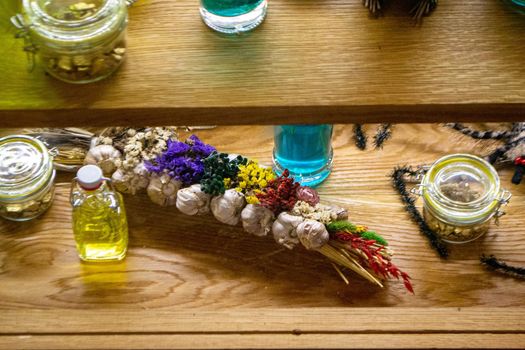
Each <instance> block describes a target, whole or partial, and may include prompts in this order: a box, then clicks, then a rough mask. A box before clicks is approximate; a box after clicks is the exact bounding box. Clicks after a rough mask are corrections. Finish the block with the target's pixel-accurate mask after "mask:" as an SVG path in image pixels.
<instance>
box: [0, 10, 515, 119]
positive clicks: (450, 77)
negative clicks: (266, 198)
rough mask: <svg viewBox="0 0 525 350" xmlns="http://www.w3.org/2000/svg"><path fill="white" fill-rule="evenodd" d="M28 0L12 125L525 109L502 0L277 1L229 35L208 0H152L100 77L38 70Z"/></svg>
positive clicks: (16, 58)
mask: <svg viewBox="0 0 525 350" xmlns="http://www.w3.org/2000/svg"><path fill="white" fill-rule="evenodd" d="M17 3H18V1H17V0H4V1H2V2H1V3H0V41H1V42H2V45H0V71H2V84H1V85H0V127H15V126H21V125H23V126H37V125H44V126H51V125H62V126H64V125H77V126H83V125H92V126H99V125H117V124H118V125H130V124H135V125H139V124H148V125H152V124H173V123H175V124H186V125H192V124H193V125H195V124H204V125H209V124H247V123H249V124H277V123H292V122H303V123H304V122H336V121H337V122H344V123H349V122H356V121H366V122H378V121H399V122H401V121H406V122H414V121H419V122H424V121H427V122H430V121H444V120H448V121H453V120H457V121H459V120H471V121H474V120H475V121H480V120H493V121H494V120H501V119H502V118H506V119H507V120H511V119H514V120H515V119H520V118H521V119H523V118H524V117H525V65H524V64H523V57H524V56H525V35H523V33H525V20H524V17H523V16H520V15H518V14H516V13H513V12H512V11H511V10H510V9H509V7H507V6H506V5H504V4H503V3H502V2H501V1H486V0H463V1H443V2H441V3H440V4H439V7H438V8H437V10H436V12H435V13H434V15H433V16H431V17H429V18H426V19H425V20H424V23H423V24H422V25H421V26H417V25H414V24H413V22H412V20H411V18H410V15H409V14H408V10H409V9H410V6H411V3H412V2H411V1H392V4H391V6H389V7H388V9H387V10H386V11H385V14H384V16H383V17H380V18H377V19H375V18H371V17H370V16H368V14H367V10H366V9H365V8H363V6H362V4H361V1H360V0H326V1H304V0H270V7H269V13H268V18H267V20H266V22H265V23H264V24H263V25H262V26H261V28H259V29H257V30H256V31H255V32H253V33H251V34H250V35H246V36H243V37H224V36H220V35H217V34H216V33H214V32H212V31H211V30H208V29H207V28H206V27H205V25H204V24H202V23H201V20H200V18H199V14H198V1H197V0H180V1H168V0H162V1H151V0H140V1H138V3H137V4H136V5H135V6H134V7H133V8H132V9H131V10H130V25H129V36H128V37H129V51H128V52H129V56H128V57H129V59H128V61H127V62H126V64H125V65H124V67H122V69H121V70H120V71H119V72H118V74H116V75H115V76H114V77H112V78H110V79H108V80H106V81H103V82H100V83H96V84H92V85H88V86H72V85H68V84H64V83H61V82H58V81H55V80H53V79H52V78H49V77H46V76H45V75H44V73H43V72H42V70H41V69H37V70H36V71H34V72H33V73H29V72H27V71H26V58H25V54H24V53H23V52H22V50H21V47H22V43H21V42H16V41H15V40H14V39H13V35H14V32H15V31H14V29H11V28H9V21H8V17H9V16H10V15H12V14H13V13H15V12H16V4H17Z"/></svg>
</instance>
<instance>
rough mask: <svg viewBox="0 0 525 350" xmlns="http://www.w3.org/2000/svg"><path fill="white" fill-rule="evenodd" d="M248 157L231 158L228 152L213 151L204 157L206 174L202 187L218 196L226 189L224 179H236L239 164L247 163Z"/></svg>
mask: <svg viewBox="0 0 525 350" xmlns="http://www.w3.org/2000/svg"><path fill="white" fill-rule="evenodd" d="M247 162H248V159H246V158H244V157H242V156H237V157H235V158H233V159H230V158H229V156H228V154H226V153H218V152H213V153H212V154H210V155H209V156H208V157H207V158H206V159H204V175H203V176H202V180H201V188H202V191H203V192H204V193H207V194H211V195H213V196H218V195H220V194H223V193H224V192H225V191H226V186H225V184H224V179H235V178H236V177H237V173H238V172H239V165H246V163H247Z"/></svg>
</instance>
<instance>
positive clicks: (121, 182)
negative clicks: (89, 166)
mask: <svg viewBox="0 0 525 350" xmlns="http://www.w3.org/2000/svg"><path fill="white" fill-rule="evenodd" d="M111 180H112V182H113V185H115V188H116V189H117V190H119V191H120V192H123V193H131V194H132V195H135V194H136V193H137V192H139V191H140V190H143V189H145V188H146V187H148V183H149V178H148V171H147V170H146V168H145V167H144V164H143V163H140V164H138V165H137V166H135V168H133V170H131V171H130V170H128V171H126V170H123V169H122V168H119V169H117V171H115V172H114V173H113V176H111Z"/></svg>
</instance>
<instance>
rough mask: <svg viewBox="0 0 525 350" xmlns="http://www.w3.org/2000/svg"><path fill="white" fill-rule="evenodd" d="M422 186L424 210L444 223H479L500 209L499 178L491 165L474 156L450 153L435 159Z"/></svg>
mask: <svg viewBox="0 0 525 350" xmlns="http://www.w3.org/2000/svg"><path fill="white" fill-rule="evenodd" d="M422 185H423V199H424V201H425V204H426V205H427V208H428V209H430V210H431V211H432V212H433V213H434V214H435V215H436V216H438V217H440V218H441V219H443V220H445V221H447V222H451V223H454V224H459V225H469V224H475V223H481V222H483V221H486V220H488V219H489V218H491V217H492V216H493V215H494V213H495V211H496V210H497V209H498V207H499V205H498V204H499V199H500V196H501V191H500V180H499V176H498V174H497V172H496V170H495V169H494V167H493V166H492V165H490V164H489V163H488V162H486V161H485V160H483V159H481V158H479V157H476V156H473V155H469V154H452V155H448V156H445V157H443V158H441V159H439V160H437V161H436V162H435V163H434V164H433V165H432V166H431V167H430V169H429V171H428V172H427V174H426V175H425V177H424V178H423V182H422Z"/></svg>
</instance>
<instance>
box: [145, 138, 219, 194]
mask: <svg viewBox="0 0 525 350" xmlns="http://www.w3.org/2000/svg"><path fill="white" fill-rule="evenodd" d="M214 151H215V148H214V147H213V146H210V145H207V144H205V143H203V142H202V141H201V140H199V138H198V137H197V136H195V135H192V136H190V137H189V138H188V139H187V140H186V141H184V142H181V141H177V140H169V141H168V144H167V149H166V151H165V152H163V153H161V154H159V155H158V156H157V157H156V158H155V159H154V160H151V161H147V162H146V168H147V169H148V171H150V172H153V173H157V174H160V173H167V174H168V175H169V176H171V177H173V178H174V179H176V180H178V181H181V182H182V183H183V184H184V185H186V186H187V185H191V184H194V183H198V182H200V180H201V178H202V176H203V175H204V159H205V158H207V157H208V156H209V155H210V154H212V153H213V152H214Z"/></svg>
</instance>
